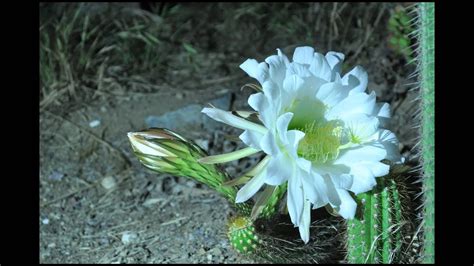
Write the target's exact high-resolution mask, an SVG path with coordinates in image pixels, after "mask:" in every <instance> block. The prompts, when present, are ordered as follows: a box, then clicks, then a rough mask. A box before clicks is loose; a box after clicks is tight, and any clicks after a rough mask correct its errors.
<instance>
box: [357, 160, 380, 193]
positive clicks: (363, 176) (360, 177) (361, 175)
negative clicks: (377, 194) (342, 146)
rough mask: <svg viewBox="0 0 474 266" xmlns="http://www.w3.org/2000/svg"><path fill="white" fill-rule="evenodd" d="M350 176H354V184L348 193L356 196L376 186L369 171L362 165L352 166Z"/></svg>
mask: <svg viewBox="0 0 474 266" xmlns="http://www.w3.org/2000/svg"><path fill="white" fill-rule="evenodd" d="M351 174H352V175H353V176H354V182H353V184H352V187H351V188H350V191H352V192H354V193H355V194H356V195H357V194H359V193H363V192H367V191H369V190H371V189H372V188H373V187H374V186H375V185H376V184H377V181H376V180H375V177H374V175H373V174H372V172H371V171H370V169H368V168H367V167H365V166H364V165H358V164H354V166H353V167H352V168H351Z"/></svg>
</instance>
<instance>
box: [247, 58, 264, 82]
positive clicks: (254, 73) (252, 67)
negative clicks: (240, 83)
mask: <svg viewBox="0 0 474 266" xmlns="http://www.w3.org/2000/svg"><path fill="white" fill-rule="evenodd" d="M240 68H241V69H242V70H243V71H245V72H246V73H247V74H248V75H249V76H251V77H252V78H254V79H256V80H258V82H260V84H263V83H264V82H265V81H266V80H267V79H268V65H267V64H266V63H265V62H262V63H260V64H259V63H258V62H257V60H255V59H247V60H245V62H243V63H242V64H241V65H240Z"/></svg>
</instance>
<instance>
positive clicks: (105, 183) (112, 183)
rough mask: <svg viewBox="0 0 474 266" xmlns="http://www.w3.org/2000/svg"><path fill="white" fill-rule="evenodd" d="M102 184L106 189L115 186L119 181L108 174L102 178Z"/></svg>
mask: <svg viewBox="0 0 474 266" xmlns="http://www.w3.org/2000/svg"><path fill="white" fill-rule="evenodd" d="M100 184H101V185H102V187H104V188H105V189H107V190H110V189H112V188H114V187H115V186H116V185H117V182H115V179H114V178H113V177H111V176H108V177H105V178H104V179H102V181H101V182H100Z"/></svg>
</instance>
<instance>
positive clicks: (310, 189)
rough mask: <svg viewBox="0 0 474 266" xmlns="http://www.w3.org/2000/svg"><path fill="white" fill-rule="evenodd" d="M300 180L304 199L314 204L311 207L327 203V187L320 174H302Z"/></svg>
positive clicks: (314, 207)
mask: <svg viewBox="0 0 474 266" xmlns="http://www.w3.org/2000/svg"><path fill="white" fill-rule="evenodd" d="M301 180H302V183H303V189H304V193H305V197H306V199H308V200H309V201H311V202H312V203H313V204H314V206H313V209H316V208H319V207H322V206H324V205H326V204H327V203H328V197H327V194H326V190H327V188H326V184H325V183H324V179H323V177H322V176H321V175H319V174H318V173H314V172H312V173H311V174H303V175H302V179H301Z"/></svg>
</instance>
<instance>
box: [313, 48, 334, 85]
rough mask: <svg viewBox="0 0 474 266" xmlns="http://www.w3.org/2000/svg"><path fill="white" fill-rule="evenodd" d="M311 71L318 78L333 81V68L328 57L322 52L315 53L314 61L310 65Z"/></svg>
mask: <svg viewBox="0 0 474 266" xmlns="http://www.w3.org/2000/svg"><path fill="white" fill-rule="evenodd" d="M309 71H310V72H311V73H312V74H313V75H315V76H316V77H318V78H321V79H324V80H326V81H331V76H332V70H331V66H330V65H329V63H328V61H327V59H326V57H324V55H322V54H320V53H315V54H314V56H313V61H311V65H310V66H309Z"/></svg>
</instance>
